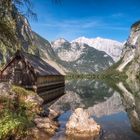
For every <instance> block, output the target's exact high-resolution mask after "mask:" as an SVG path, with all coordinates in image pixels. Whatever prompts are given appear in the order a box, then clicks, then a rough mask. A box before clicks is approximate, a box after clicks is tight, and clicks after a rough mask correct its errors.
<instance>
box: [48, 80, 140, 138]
mask: <svg viewBox="0 0 140 140" xmlns="http://www.w3.org/2000/svg"><path fill="white" fill-rule="evenodd" d="M114 85H115V86H113V88H112V87H111V86H109V85H108V84H106V83H104V82H102V81H95V80H69V81H66V94H65V95H63V96H62V97H60V98H59V99H58V100H57V101H56V102H55V103H53V104H52V105H51V106H50V107H51V108H52V109H54V110H57V111H60V112H61V113H62V115H60V117H59V118H58V121H59V123H60V129H59V130H58V132H57V133H56V135H55V136H53V137H52V138H51V139H52V140H70V139H71V138H69V137H66V136H65V134H64V132H65V124H66V122H67V121H68V119H69V117H70V115H71V113H72V112H73V111H74V110H75V109H76V108H78V107H82V108H85V109H86V110H87V111H88V112H89V113H90V115H91V116H93V117H94V119H95V120H96V121H97V123H99V124H100V125H101V126H102V130H103V132H102V135H101V137H100V139H101V140H124V139H125V140H139V139H140V89H139V84H138V83H129V84H123V83H117V84H114ZM133 85H134V86H133ZM126 87H127V88H126ZM131 89H132V90H131ZM132 91H133V92H132ZM73 139H74V140H77V139H76V138H73ZM82 139H83V140H84V139H85V138H81V140H82ZM88 139H89V140H93V138H86V140H88Z"/></svg>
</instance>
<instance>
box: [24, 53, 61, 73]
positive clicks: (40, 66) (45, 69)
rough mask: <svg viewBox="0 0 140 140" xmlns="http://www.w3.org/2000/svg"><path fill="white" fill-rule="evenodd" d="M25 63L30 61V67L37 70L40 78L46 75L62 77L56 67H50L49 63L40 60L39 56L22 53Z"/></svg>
mask: <svg viewBox="0 0 140 140" xmlns="http://www.w3.org/2000/svg"><path fill="white" fill-rule="evenodd" d="M22 55H23V57H24V59H25V61H28V62H29V63H30V65H31V66H32V67H33V68H34V69H35V72H36V73H37V74H38V75H40V76H45V75H61V74H60V73H59V72H58V71H57V70H56V69H55V68H54V67H52V66H51V65H49V64H48V63H47V62H45V61H44V60H42V59H41V58H39V57H38V56H35V55H32V54H28V53H25V52H23V53H22Z"/></svg>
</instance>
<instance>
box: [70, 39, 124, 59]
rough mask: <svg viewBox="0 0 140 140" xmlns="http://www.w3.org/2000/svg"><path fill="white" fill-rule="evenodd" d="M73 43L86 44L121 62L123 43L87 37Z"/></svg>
mask: <svg viewBox="0 0 140 140" xmlns="http://www.w3.org/2000/svg"><path fill="white" fill-rule="evenodd" d="M73 42H78V43H84V44H87V45H89V46H91V47H94V48H95V49H97V50H100V51H105V52H106V53H107V54H108V55H110V56H111V57H112V58H113V60H114V61H118V60H119V58H120V56H121V53H122V49H123V43H121V42H118V41H115V40H111V39H104V38H100V37H97V38H91V39H90V38H86V37H79V38H77V39H75V40H73V41H72V43H73Z"/></svg>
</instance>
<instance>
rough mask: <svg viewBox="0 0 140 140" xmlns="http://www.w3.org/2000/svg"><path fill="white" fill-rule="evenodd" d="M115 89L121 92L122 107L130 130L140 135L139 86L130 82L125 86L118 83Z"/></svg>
mask: <svg viewBox="0 0 140 140" xmlns="http://www.w3.org/2000/svg"><path fill="white" fill-rule="evenodd" d="M117 87H118V88H119V89H120V90H121V95H122V101H123V105H124V107H125V110H126V112H127V114H128V117H129V120H130V123H131V126H132V129H133V130H134V131H136V132H137V133H139V134H140V90H139V88H140V84H139V83H138V82H132V81H131V82H127V83H125V84H124V83H121V82H120V83H118V84H117ZM130 87H131V88H130ZM134 87H135V88H134Z"/></svg>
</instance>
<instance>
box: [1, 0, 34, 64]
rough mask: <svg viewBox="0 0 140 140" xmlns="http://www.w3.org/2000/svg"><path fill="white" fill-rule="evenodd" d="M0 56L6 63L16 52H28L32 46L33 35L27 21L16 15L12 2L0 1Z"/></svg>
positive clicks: (10, 0)
mask: <svg viewBox="0 0 140 140" xmlns="http://www.w3.org/2000/svg"><path fill="white" fill-rule="evenodd" d="M0 19H1V20H0V53H1V54H0V55H1V56H2V60H1V61H2V62H3V63H4V62H6V61H7V60H8V59H9V57H10V56H11V55H12V54H13V53H14V52H15V51H16V50H17V48H21V49H22V50H24V51H26V52H28V51H29V48H31V47H32V46H33V34H32V31H31V28H30V25H29V23H28V21H27V19H26V18H25V17H24V16H22V15H21V14H19V13H18V11H17V9H16V7H15V6H14V5H13V4H12V0H1V1H0Z"/></svg>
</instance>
